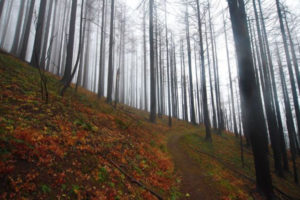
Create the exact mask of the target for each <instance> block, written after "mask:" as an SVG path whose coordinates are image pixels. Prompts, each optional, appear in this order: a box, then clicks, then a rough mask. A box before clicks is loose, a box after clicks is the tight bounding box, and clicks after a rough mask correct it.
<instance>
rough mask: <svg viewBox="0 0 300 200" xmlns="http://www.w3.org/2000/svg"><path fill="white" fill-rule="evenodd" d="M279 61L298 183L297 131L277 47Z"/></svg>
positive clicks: (295, 174) (295, 176)
mask: <svg viewBox="0 0 300 200" xmlns="http://www.w3.org/2000/svg"><path fill="white" fill-rule="evenodd" d="M277 59H278V65H279V70H280V79H281V87H282V91H283V96H284V104H285V115H286V124H287V128H288V135H289V140H290V148H291V154H292V162H293V171H294V181H295V182H296V183H298V172H297V164H296V145H295V141H296V137H295V136H296V130H295V125H294V120H293V114H292V111H291V105H290V101H289V95H288V90H287V86H286V80H285V76H284V73H283V69H282V68H283V67H282V63H281V59H280V54H279V50H278V47H277Z"/></svg>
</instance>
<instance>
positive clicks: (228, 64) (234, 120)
mask: <svg viewBox="0 0 300 200" xmlns="http://www.w3.org/2000/svg"><path fill="white" fill-rule="evenodd" d="M223 24H224V33H225V46H226V58H227V66H228V73H229V84H230V97H231V101H232V103H231V109H232V113H233V115H232V118H233V131H234V134H235V136H236V137H238V129H237V124H236V118H235V114H236V112H235V102H234V95H233V84H232V82H233V80H232V76H231V65H230V58H229V50H228V38H227V29H226V22H225V18H224V13H223Z"/></svg>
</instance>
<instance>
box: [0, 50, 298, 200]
mask: <svg viewBox="0 0 300 200" xmlns="http://www.w3.org/2000/svg"><path fill="white" fill-rule="evenodd" d="M57 84H58V77H55V76H53V75H51V74H48V73H47V86H48V88H49V103H48V104H45V102H44V101H43V100H42V98H41V92H40V77H39V73H38V70H37V69H35V68H32V67H31V66H29V65H27V64H26V63H24V62H21V61H19V60H18V59H16V58H14V57H12V56H10V55H6V54H2V53H0V199H122V200H123V199H125V200H126V199H157V198H162V199H172V200H175V199H260V198H261V197H259V195H258V194H257V193H256V192H255V182H254V180H255V175H254V167H253V161H252V153H251V151H250V149H248V148H245V155H244V156H245V167H242V165H241V161H240V147H239V140H238V139H237V138H235V137H234V135H233V134H231V133H227V132H225V133H224V134H223V135H222V136H218V135H216V134H213V143H207V142H206V141H205V140H204V134H205V133H204V129H203V127H202V126H200V127H199V126H192V125H190V124H188V123H186V122H183V121H179V120H175V119H174V120H173V127H172V128H169V127H168V126H167V118H165V117H163V118H162V119H158V121H157V123H156V124H151V123H149V122H148V113H147V112H144V111H140V110H136V109H134V108H130V107H128V106H125V105H118V106H117V108H116V109H115V108H114V107H112V106H111V105H108V104H106V103H105V102H104V99H101V100H99V99H97V97H96V95H95V94H92V93H90V92H88V91H86V90H84V89H82V88H79V91H78V92H77V93H75V92H74V90H68V91H67V93H66V95H65V97H64V98H61V97H60V96H58V95H57ZM270 159H271V160H272V156H271V155H270ZM297 162H298V165H299V164H300V163H299V159H298V160H297ZM272 171H274V168H273V166H272ZM272 176H273V180H274V185H275V187H276V188H277V189H278V190H279V191H283V192H284V193H285V194H286V195H288V196H289V197H291V199H300V187H299V185H295V184H294V183H293V181H292V174H290V173H287V174H286V178H285V179H280V178H278V177H276V175H274V174H273V175H272ZM276 194H277V195H278V196H279V197H280V198H281V199H287V197H286V195H282V194H280V192H278V191H276Z"/></svg>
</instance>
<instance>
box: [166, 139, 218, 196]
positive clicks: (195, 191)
mask: <svg viewBox="0 0 300 200" xmlns="http://www.w3.org/2000/svg"><path fill="white" fill-rule="evenodd" d="M182 136H183V135H182V134H175V135H172V136H171V137H170V138H169V141H168V150H169V152H170V153H171V155H172V158H173V161H174V163H175V169H176V171H178V173H179V175H180V176H181V179H182V183H181V192H182V193H183V195H184V196H183V198H182V199H192V200H206V199H209V200H210V199H218V196H217V194H216V191H215V190H213V188H212V186H210V184H211V182H212V180H209V178H208V177H207V176H205V175H204V173H202V172H201V170H200V168H199V163H198V162H196V161H194V160H193V159H191V158H190V157H189V156H188V155H187V154H186V153H185V152H184V150H182V149H181V148H180V147H179V146H180V145H179V140H180V138H181V137H182Z"/></svg>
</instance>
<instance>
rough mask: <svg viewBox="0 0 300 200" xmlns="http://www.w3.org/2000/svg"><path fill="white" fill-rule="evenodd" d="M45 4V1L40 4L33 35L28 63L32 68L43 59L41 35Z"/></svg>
mask: <svg viewBox="0 0 300 200" xmlns="http://www.w3.org/2000/svg"><path fill="white" fill-rule="evenodd" d="M47 2H48V1H47V0H45V1H41V2H40V10H39V16H38V21H37V25H36V33H35V38H34V45H33V54H32V57H31V61H30V63H31V64H32V66H34V67H37V65H38V64H39V62H40V59H44V58H41V48H42V35H43V31H44V21H45V20H44V19H45V13H46V7H47Z"/></svg>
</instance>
